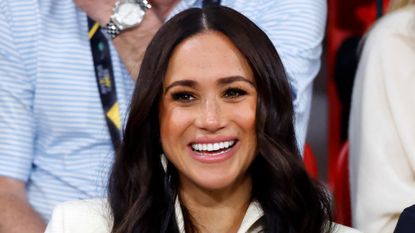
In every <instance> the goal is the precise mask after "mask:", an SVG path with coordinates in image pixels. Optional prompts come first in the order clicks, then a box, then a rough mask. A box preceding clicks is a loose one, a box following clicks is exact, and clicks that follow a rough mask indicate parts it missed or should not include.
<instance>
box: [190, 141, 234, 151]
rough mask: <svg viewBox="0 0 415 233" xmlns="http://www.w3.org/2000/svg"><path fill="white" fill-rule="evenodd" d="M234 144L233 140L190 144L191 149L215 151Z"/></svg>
mask: <svg viewBox="0 0 415 233" xmlns="http://www.w3.org/2000/svg"><path fill="white" fill-rule="evenodd" d="M233 144H235V141H226V142H216V143H206V144H200V143H197V144H192V148H193V150H196V151H208V152H211V151H217V150H223V149H227V148H229V147H231V146H233Z"/></svg>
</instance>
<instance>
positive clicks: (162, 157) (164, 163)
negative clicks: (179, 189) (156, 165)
mask: <svg viewBox="0 0 415 233" xmlns="http://www.w3.org/2000/svg"><path fill="white" fill-rule="evenodd" d="M160 160H161V166H162V167H163V170H164V172H165V173H167V157H166V155H164V153H161V155H160Z"/></svg>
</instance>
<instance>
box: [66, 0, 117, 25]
mask: <svg viewBox="0 0 415 233" xmlns="http://www.w3.org/2000/svg"><path fill="white" fill-rule="evenodd" d="M115 2H116V0H74V3H75V5H77V6H78V7H79V8H81V9H82V10H83V11H85V13H86V14H87V15H88V16H89V17H90V18H91V19H93V20H95V22H97V23H99V24H100V25H101V26H105V25H107V23H108V22H109V20H110V17H111V15H112V8H113V7H114V5H115Z"/></svg>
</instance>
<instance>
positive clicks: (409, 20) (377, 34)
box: [366, 5, 415, 46]
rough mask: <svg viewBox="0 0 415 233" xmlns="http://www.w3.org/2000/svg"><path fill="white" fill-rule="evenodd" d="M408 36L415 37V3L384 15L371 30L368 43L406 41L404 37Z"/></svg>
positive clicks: (373, 44)
mask: <svg viewBox="0 0 415 233" xmlns="http://www.w3.org/2000/svg"><path fill="white" fill-rule="evenodd" d="M408 37H410V38H414V37H415V5H410V6H407V7H404V8H402V9H399V10H396V11H394V12H391V13H389V14H387V15H385V16H384V17H382V18H381V19H380V20H379V21H378V22H377V23H376V24H375V25H374V26H373V28H372V29H371V30H370V31H369V34H368V38H367V42H366V44H367V45H372V46H378V45H382V44H385V45H386V44H389V43H390V42H391V41H395V42H399V41H401V42H404V41H405V39H404V38H408ZM388 46H390V45H388Z"/></svg>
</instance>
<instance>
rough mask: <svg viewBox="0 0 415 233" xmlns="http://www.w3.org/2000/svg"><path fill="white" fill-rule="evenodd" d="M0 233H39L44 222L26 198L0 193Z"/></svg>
mask: <svg viewBox="0 0 415 233" xmlns="http://www.w3.org/2000/svg"><path fill="white" fill-rule="evenodd" d="M0 206H1V211H0V233H41V232H44V230H45V226H46V225H45V222H44V221H43V220H42V218H41V217H40V215H39V214H37V213H36V212H35V211H34V210H33V208H32V207H31V206H30V204H29V203H28V202H27V200H26V197H24V196H21V195H18V194H13V193H9V192H5V191H0Z"/></svg>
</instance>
